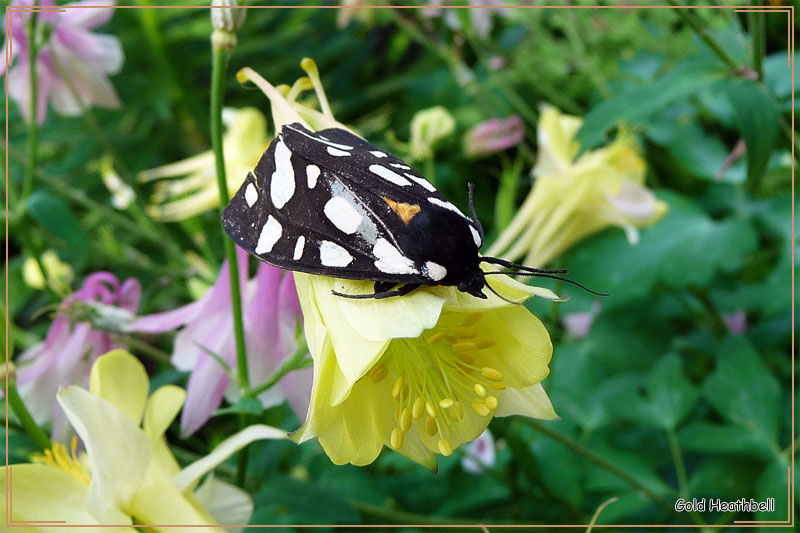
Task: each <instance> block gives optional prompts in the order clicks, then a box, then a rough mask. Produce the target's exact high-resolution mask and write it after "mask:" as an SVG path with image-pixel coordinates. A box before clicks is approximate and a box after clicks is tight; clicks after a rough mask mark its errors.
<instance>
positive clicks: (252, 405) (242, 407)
mask: <svg viewBox="0 0 800 533" xmlns="http://www.w3.org/2000/svg"><path fill="white" fill-rule="evenodd" d="M263 410H264V407H263V406H262V405H261V402H260V401H258V400H256V399H255V398H241V399H240V400H239V401H238V402H236V403H235V404H233V405H231V406H229V407H223V408H222V409H217V410H216V411H214V416H219V415H227V414H231V413H244V414H248V415H260V414H261V412H262V411H263Z"/></svg>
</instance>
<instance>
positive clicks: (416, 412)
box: [411, 396, 425, 420]
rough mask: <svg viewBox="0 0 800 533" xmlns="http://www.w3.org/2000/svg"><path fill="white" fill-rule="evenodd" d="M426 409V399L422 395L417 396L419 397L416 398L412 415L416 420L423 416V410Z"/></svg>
mask: <svg viewBox="0 0 800 533" xmlns="http://www.w3.org/2000/svg"><path fill="white" fill-rule="evenodd" d="M424 410H425V400H424V399H423V398H422V396H417V399H416V400H414V405H413V406H412V407H411V416H413V417H414V420H419V417H421V416H422V412H423V411H424Z"/></svg>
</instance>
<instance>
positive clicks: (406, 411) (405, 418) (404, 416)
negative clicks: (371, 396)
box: [400, 396, 497, 431]
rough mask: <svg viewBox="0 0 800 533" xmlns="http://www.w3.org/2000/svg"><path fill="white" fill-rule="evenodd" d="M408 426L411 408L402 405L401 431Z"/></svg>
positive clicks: (406, 429)
mask: <svg viewBox="0 0 800 533" xmlns="http://www.w3.org/2000/svg"><path fill="white" fill-rule="evenodd" d="M490 398H491V396H490ZM495 403H497V401H495ZM410 427H411V409H409V408H408V407H404V408H403V412H402V413H400V429H402V430H403V431H408V429H409V428H410Z"/></svg>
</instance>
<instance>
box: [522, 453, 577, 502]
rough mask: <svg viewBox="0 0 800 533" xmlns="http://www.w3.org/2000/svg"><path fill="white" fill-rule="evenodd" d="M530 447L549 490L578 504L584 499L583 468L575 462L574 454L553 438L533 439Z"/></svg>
mask: <svg viewBox="0 0 800 533" xmlns="http://www.w3.org/2000/svg"><path fill="white" fill-rule="evenodd" d="M532 449H533V454H534V456H536V460H537V465H538V468H539V473H540V475H541V478H542V482H543V483H544V484H545V485H546V486H547V487H548V488H549V489H550V492H552V493H553V494H557V495H558V497H559V498H562V499H564V500H565V501H567V502H569V503H571V504H572V505H575V506H580V505H581V504H582V503H583V499H584V490H583V479H582V478H583V468H582V465H581V464H580V463H576V462H575V454H573V453H572V452H571V451H569V450H568V449H567V448H566V447H564V446H563V445H562V444H560V443H558V442H556V441H554V440H553V439H535V440H534V441H533V446H532Z"/></svg>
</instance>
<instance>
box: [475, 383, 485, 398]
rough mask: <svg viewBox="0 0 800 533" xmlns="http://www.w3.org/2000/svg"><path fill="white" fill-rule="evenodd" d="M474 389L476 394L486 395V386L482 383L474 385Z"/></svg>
mask: <svg viewBox="0 0 800 533" xmlns="http://www.w3.org/2000/svg"><path fill="white" fill-rule="evenodd" d="M472 390H474V391H475V394H477V395H478V396H480V397H484V396H486V387H484V386H483V385H481V384H480V383H476V384H475V386H474V387H472Z"/></svg>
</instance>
